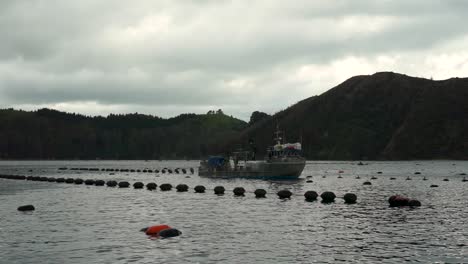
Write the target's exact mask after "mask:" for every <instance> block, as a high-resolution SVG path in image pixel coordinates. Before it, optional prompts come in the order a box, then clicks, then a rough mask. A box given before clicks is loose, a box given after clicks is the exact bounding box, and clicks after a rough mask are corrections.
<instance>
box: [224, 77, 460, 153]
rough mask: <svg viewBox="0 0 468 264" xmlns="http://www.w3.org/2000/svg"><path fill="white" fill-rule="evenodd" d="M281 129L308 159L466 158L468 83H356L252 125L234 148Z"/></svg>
mask: <svg viewBox="0 0 468 264" xmlns="http://www.w3.org/2000/svg"><path fill="white" fill-rule="evenodd" d="M276 124H279V125H280V127H281V128H282V130H284V131H285V136H286V139H287V140H288V141H299V140H300V138H301V137H302V142H303V150H304V153H305V155H306V157H307V158H308V159H335V160H351V159H353V160H357V159H468V78H452V79H448V80H444V81H433V80H428V79H422V78H414V77H409V76H406V75H402V74H396V73H391V72H382V73H376V74H374V75H370V76H355V77H352V78H350V79H348V80H346V81H345V82H343V83H342V84H340V85H338V86H336V87H335V88H333V89H331V90H329V91H327V92H326V93H324V94H322V95H320V96H315V97H310V98H308V99H305V100H303V101H301V102H299V103H297V104H295V105H293V106H291V107H289V108H288V109H286V110H284V111H281V112H279V113H277V114H276V115H274V116H272V117H269V118H266V119H264V120H262V121H260V122H257V123H255V124H254V125H252V126H251V127H249V128H247V129H246V130H245V131H243V132H242V135H241V136H240V137H239V139H238V140H237V141H236V142H234V143H232V145H237V144H240V143H241V142H245V141H246V140H247V139H254V141H255V142H256V145H257V149H259V150H263V149H265V148H266V146H268V145H269V144H271V141H272V138H273V136H272V135H271V132H272V131H273V130H274V127H275V126H276Z"/></svg>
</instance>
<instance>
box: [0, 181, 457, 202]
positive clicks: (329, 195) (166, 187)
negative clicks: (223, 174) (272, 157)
mask: <svg viewBox="0 0 468 264" xmlns="http://www.w3.org/2000/svg"><path fill="white" fill-rule="evenodd" d="M0 179H11V180H27V181H41V182H56V183H63V184H74V185H83V184H84V185H88V186H91V185H93V186H104V185H106V186H107V187H111V188H130V186H133V188H134V189H143V188H144V187H145V186H146V189H147V190H150V191H153V190H157V187H158V185H157V184H156V183H154V182H150V183H148V184H146V185H145V184H144V183H143V182H135V183H133V184H130V183H129V182H128V181H120V182H117V181H114V180H108V181H107V182H105V181H104V180H94V179H86V180H83V179H81V178H61V177H60V178H55V177H39V176H24V175H4V174H2V175H0ZM463 181H465V178H464V179H463ZM367 183H370V182H369V181H366V182H364V185H367ZM430 187H434V186H433V185H431V186H430ZM172 188H173V186H172V184H169V183H163V184H161V185H159V189H160V191H162V192H166V191H171V190H172ZM175 189H176V191H177V192H188V191H189V189H190V188H189V186H188V185H186V184H178V185H177V186H175ZM193 190H194V192H195V193H205V192H206V191H207V189H206V188H205V186H203V185H197V186H195V187H194V188H193ZM210 191H211V192H212V193H214V194H215V195H224V194H225V192H226V189H225V188H224V187H223V186H216V187H215V188H213V189H212V190H210ZM231 192H232V193H233V195H234V196H245V194H246V190H245V189H244V188H243V187H236V188H234V189H233V190H231ZM252 193H253V194H254V195H255V198H266V196H267V191H266V190H265V189H256V190H255V191H254V192H252ZM276 196H278V198H280V199H291V196H293V193H292V192H291V191H289V190H287V189H284V190H280V191H278V192H276ZM303 196H304V198H305V201H316V200H317V198H318V197H319V195H318V193H317V192H315V191H306V192H305V193H304V194H303ZM395 197H396V198H395ZM320 198H321V199H322V202H323V203H333V202H335V198H337V196H336V195H335V193H333V192H329V191H325V192H323V193H322V194H321V195H320ZM341 198H342V199H343V200H344V202H345V203H346V204H355V203H356V202H357V196H356V194H354V193H346V194H344V195H343V196H342V197H341ZM389 203H390V206H392V207H394V206H412V207H415V206H421V203H420V202H419V201H417V200H410V199H408V198H406V197H403V196H399V195H395V196H392V197H391V198H390V199H389Z"/></svg>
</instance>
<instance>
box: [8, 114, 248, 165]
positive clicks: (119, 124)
mask: <svg viewBox="0 0 468 264" xmlns="http://www.w3.org/2000/svg"><path fill="white" fill-rule="evenodd" d="M246 126H247V123H246V122H244V121H242V120H239V119H236V118H233V117H230V116H227V115H224V114H223V113H222V111H220V110H218V111H216V112H215V111H210V112H209V113H208V114H206V115H195V114H183V115H180V116H177V117H174V118H169V119H164V118H159V117H155V116H149V115H141V114H127V115H109V116H107V117H86V116H83V115H76V114H69V113H64V112H59V111H55V110H50V109H41V110H38V111H34V112H27V111H20V110H13V109H4V110H0V158H2V159H185V158H187V159H189V158H199V157H200V156H205V155H208V154H209V153H211V151H213V149H212V148H213V147H214V146H216V142H219V141H223V140H225V139H226V138H230V137H233V136H237V135H238V133H239V132H240V131H241V130H242V129H244V128H245V127H246Z"/></svg>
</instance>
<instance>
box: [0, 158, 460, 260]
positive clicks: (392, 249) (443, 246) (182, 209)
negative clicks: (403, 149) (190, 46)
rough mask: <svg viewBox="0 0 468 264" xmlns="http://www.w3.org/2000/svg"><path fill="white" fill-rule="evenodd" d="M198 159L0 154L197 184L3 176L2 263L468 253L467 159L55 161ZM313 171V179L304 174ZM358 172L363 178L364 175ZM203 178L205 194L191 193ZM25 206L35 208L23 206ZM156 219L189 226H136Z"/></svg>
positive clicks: (43, 165)
mask: <svg viewBox="0 0 468 264" xmlns="http://www.w3.org/2000/svg"><path fill="white" fill-rule="evenodd" d="M197 163H198V162H196V161H162V162H158V161H149V162H145V161H0V173H2V174H18V175H34V176H48V177H49V176H53V177H74V178H77V177H79V178H82V179H89V178H91V179H103V180H108V179H115V180H117V181H119V180H127V181H129V182H130V183H133V182H135V181H142V182H144V183H148V182H156V183H157V184H158V185H160V184H161V183H171V184H173V185H176V184H179V183H185V184H187V185H189V187H190V190H189V192H187V193H178V192H176V191H175V190H172V191H169V192H162V191H160V190H157V191H147V190H145V189H142V190H135V189H133V188H128V189H119V188H110V187H105V186H103V187H98V186H86V185H74V184H61V183H49V182H35V181H18V180H6V179H0V263H348V262H351V263H352V262H355V263H358V262H359V263H402V262H407V263H468V208H467V205H468V203H467V200H468V182H462V178H463V176H461V175H460V173H468V162H466V161H410V162H369V165H365V166H357V165H356V162H308V164H307V166H306V168H305V170H304V172H303V174H302V176H301V179H300V180H299V181H296V182H269V181H261V180H245V179H235V180H225V179H209V178H200V177H198V176H196V175H190V178H186V177H187V175H183V174H170V175H168V174H156V173H131V172H116V173H115V175H110V173H109V172H100V171H99V172H91V171H70V170H66V171H59V170H58V168H59V167H68V168H71V167H87V168H91V167H95V168H120V169H122V168H134V169H144V168H151V169H156V168H159V169H161V168H163V167H168V168H176V167H180V168H189V167H194V168H195V167H196V166H197ZM339 170H343V171H344V172H343V173H342V176H343V178H341V179H340V178H338V171H339ZM378 171H381V172H382V174H377V172H378ZM416 171H418V172H421V174H420V175H415V174H414V172H416ZM308 175H312V176H313V177H312V180H313V183H307V182H306V181H305V177H306V176H308ZM323 175H326V178H323V177H322V176H323ZM358 175H359V176H360V177H361V179H355V177H356V176H358ZM371 176H376V177H377V179H375V180H371V181H372V186H363V185H362V183H363V182H364V181H366V180H368V179H370V177H371ZM407 176H410V177H411V179H412V180H406V178H407ZM424 176H425V177H427V179H428V180H427V181H423V180H422V178H423V177H424ZM390 177H396V180H390ZM444 178H448V179H449V181H443V179H444ZM198 184H202V185H205V186H206V187H207V189H208V190H207V192H206V193H204V194H198V193H194V191H193V187H194V186H195V185H198ZM431 184H437V185H439V187H438V188H430V187H429V186H430V185H431ZM217 185H223V186H224V187H225V188H226V194H225V195H224V196H216V195H214V194H213V191H212V189H213V188H214V187H215V186H217ZM237 186H241V187H244V188H245V189H246V190H247V193H246V196H245V197H234V196H233V195H232V189H233V188H234V187H237ZM256 188H264V189H266V190H267V191H268V194H267V198H266V199H256V198H255V197H254V195H253V191H254V190H255V189H256ZM284 188H286V189H289V190H291V191H292V192H293V197H292V198H291V199H290V200H280V199H278V198H277V197H276V194H275V193H276V192H277V191H278V190H280V189H284ZM308 190H314V191H317V192H318V193H321V192H323V191H333V192H335V193H336V194H337V196H338V197H342V196H343V195H344V194H345V193H347V192H353V193H355V194H357V196H358V203H357V204H354V205H347V204H344V203H343V200H342V199H341V198H337V200H336V202H335V203H333V204H322V203H321V202H306V201H304V197H303V194H304V192H305V191H308ZM393 194H402V195H407V196H409V197H411V198H416V199H418V200H420V201H421V202H422V207H420V208H414V209H411V208H389V207H388V203H387V199H388V197H389V196H391V195H393ZM24 204H33V205H34V206H35V207H36V210H35V211H34V212H26V213H24V212H18V211H17V210H16V209H17V207H18V206H20V205H24ZM154 224H168V225H171V226H173V227H175V228H177V229H179V230H181V231H182V232H183V234H182V235H181V236H180V237H176V238H169V239H150V238H148V237H147V236H146V235H145V234H144V233H142V232H139V230H140V229H141V228H143V227H146V226H149V225H154Z"/></svg>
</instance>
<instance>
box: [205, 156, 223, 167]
mask: <svg viewBox="0 0 468 264" xmlns="http://www.w3.org/2000/svg"><path fill="white" fill-rule="evenodd" d="M224 161H225V159H224V157H221V156H213V157H209V158H208V164H209V165H210V166H214V167H220V166H223V164H224Z"/></svg>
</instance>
